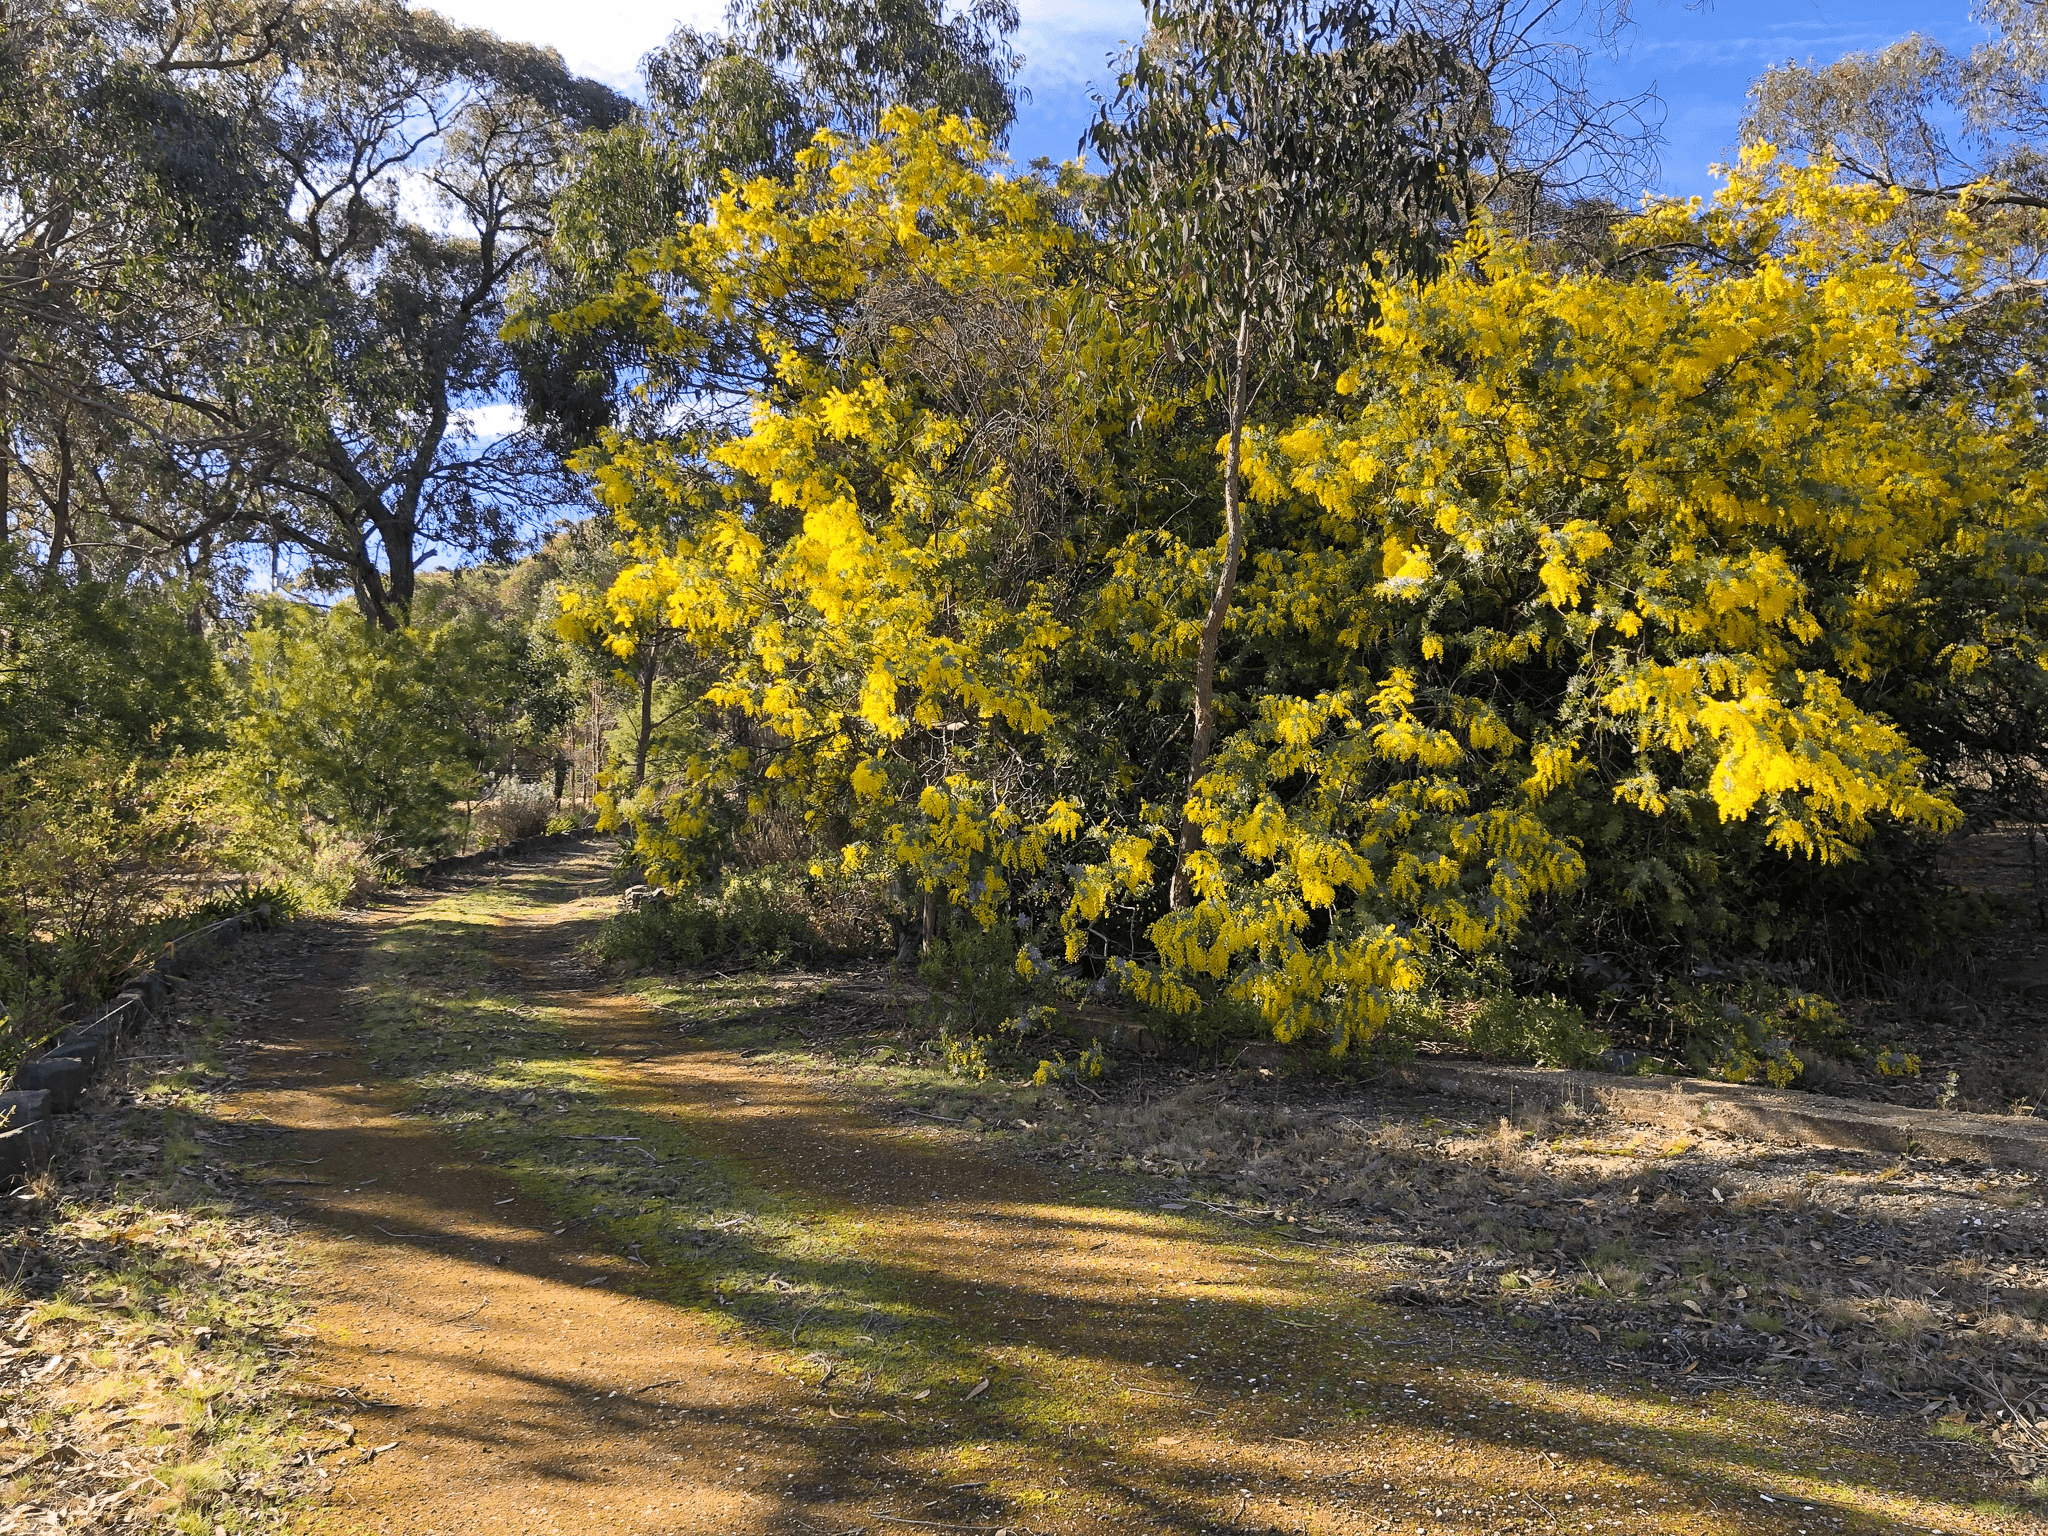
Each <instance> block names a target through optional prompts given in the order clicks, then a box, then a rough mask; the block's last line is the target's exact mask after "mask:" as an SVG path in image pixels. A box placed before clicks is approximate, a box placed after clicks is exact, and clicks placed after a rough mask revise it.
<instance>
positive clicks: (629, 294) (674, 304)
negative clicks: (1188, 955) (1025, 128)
mask: <svg viewBox="0 0 2048 1536" xmlns="http://www.w3.org/2000/svg"><path fill="white" fill-rule="evenodd" d="M989 159H990V148H989V144H988V141H987V137H986V134H985V133H984V132H983V131H982V130H981V129H979V128H977V127H975V126H973V125H971V124H968V123H965V122H962V121H960V120H958V119H941V118H939V117H937V116H936V115H932V114H925V115H920V114H918V113H915V112H910V111H908V110H899V111H896V112H892V113H891V114H889V115H888V117H887V118H886V119H885V121H884V128H883V132H882V134H881V135H880V136H879V137H878V138H877V139H876V140H875V141H874V142H873V143H871V144H864V145H860V144H848V143H845V142H842V141H840V140H838V139H835V138H834V137H833V136H831V135H829V134H821V135H820V136H819V138H818V140H817V142H816V143H815V144H814V145H813V146H812V147H811V148H810V149H809V150H807V151H805V152H804V153H803V154H802V155H800V156H799V157H798V171H797V175H796V176H795V178H794V179H793V180H791V181H790V182H787V183H781V182H775V181H769V180H759V181H754V182H750V183H748V184H746V185H744V186H735V187H733V188H731V189H730V190H729V191H728V192H727V193H726V195H725V196H724V197H722V198H721V199H719V201H718V203H717V205H716V208H715V210H714V213H713V216H712V217H711V219H709V220H708V221H707V222H705V223H703V224H699V225H696V226H694V227H692V228H690V229H687V230H685V231H682V232H681V233H679V234H678V235H677V236H676V237H675V238H674V239H673V240H671V241H669V242H667V243H666V244H665V245H663V246H662V247H660V248H658V249H657V250H655V251H653V252H651V253H648V254H647V255H646V256H645V257H644V258H643V259H642V260H641V261H640V263H639V270H638V273H637V275H636V279H635V280H634V282H632V283H629V284H622V285H621V288H620V290H619V291H617V292H615V293H614V294H613V295H611V296H610V297H609V298H608V299H607V300H605V301H603V303H604V311H605V317H606V318H611V317H614V316H616V315H617V314H619V313H622V312H626V313H633V312H637V313H640V314H641V315H643V316H644V317H645V318H646V322H647V332H648V334H649V336H650V338H652V339H653V340H654V342H655V343H657V344H658V345H661V346H665V347H673V348H675V349H677V350H679V351H687V350H688V349H690V348H692V347H695V346H698V345H699V344H700V340H701V338H702V337H703V336H704V335H706V334H709V333H710V332H712V331H714V330H718V329H721V328H722V329H725V330H728V331H729V330H734V329H743V330H745V331H747V332H749V333H751V335H752V336H753V337H754V338H755V340H756V343H757V345H758V346H759V347H760V349H761V352H762V354H763V357H764V359H765V360H766V362H767V364H768V365H769V367H770V368H771V370H772V375H773V380H774V382H773V384H772V385H771V386H770V387H768V388H766V389H764V390H763V391H761V392H760V394H759V395H758V397H757V398H756V399H755V400H754V402H753V404H752V408H751V415H750V419H749V421H748V423H747V425H746V428H745V429H744V430H742V431H739V432H736V433H733V434H732V435H730V436H728V437H725V438H723V439H722V440H707V439H706V438H705V437H704V436H702V435H696V436H693V437H690V438H686V439H683V440H680V441H673V440H655V441H649V440H627V439H620V438H612V439H608V440H607V441H605V442H604V443H603V444H602V445H601V446H600V447H598V448H597V449H595V450H593V451H591V452H589V453H586V454H585V455H584V456H583V458H582V460H581V465H582V467H583V468H584V469H585V470H586V471H587V472H589V473H590V474H591V475H592V476H593V477H594V479H595V482H596V484H597V487H598V489H599V492H600V494H601V495H602V496H603V498H604V499H605V501H606V502H607V504H608V506H609V507H610V508H611V510H612V512H613V515H614V516H615V517H616V518H617V519H618V520H619V521H620V522H621V524H622V525H623V526H624V527H625V528H626V530H627V532H628V537H629V541H630V547H631V554H632V555H633V557H634V558H633V559H632V560H631V562H630V563H629V564H628V566H627V567H626V569H625V570H624V572H623V573H622V574H621V575H620V576H619V578H618V580H617V581H616V582H615V583H614V584H613V585H612V587H611V588H610V590H609V591H607V592H605V593H603V594H597V593H582V592H572V593H570V594H568V596H567V597H566V599H565V609H564V616H563V622H564V625H565V626H566V628H567V629H568V630H569V631H570V632H571V633H572V634H575V635H577V636H579V637H582V638H585V639H596V640H598V641H599V642H601V643H603V644H605V645H607V646H608V647H609V648H610V649H611V650H612V651H613V653H614V654H615V655H617V656H618V657H619V658H620V660H621V662H622V663H627V664H630V663H631V662H632V661H633V660H634V659H635V658H636V657H638V656H639V655H641V654H642V653H643V652H644V649H645V647H646V646H647V645H648V644H649V643H650V637H652V636H653V635H654V634H656V633H665V634H673V635H675V636H676V637H678V638H679V639H680V640H681V641H682V642H683V643H685V644H686V645H687V646H688V647H690V648H691V650H692V651H693V653H694V654H695V656H696V657H697V658H698V659H699V663H700V666H701V667H702V668H703V669H704V681H703V684H702V687H701V695H700V700H699V702H700V703H701V705H702V709H703V711H704V712H707V713H709V714H722V715H723V716H724V717H725V720H726V722H727V728H726V729H725V730H723V732H722V733H710V734H718V735H719V737H720V743H719V744H718V745H717V746H713V745H711V744H710V743H709V734H706V735H705V736H704V740H703V742H702V744H700V745H699V746H698V747H697V749H696V750H692V751H689V752H686V753H681V754H674V755H673V756H674V760H672V761H670V762H668V763H667V764H665V765H663V771H662V772H661V773H659V774H657V775H654V776H652V777H650V778H649V779H648V781H647V783H646V784H645V785H644V786H641V787H639V788H638V790H637V792H636V793H634V794H632V795H623V794H617V793H615V794H614V795H613V796H612V797H611V799H610V800H609V802H608V804H609V814H610V815H611V816H612V817H613V818H614V819H615V820H622V821H630V822H631V824H632V825H633V827H634V829H635V831H636V835H637V839H638V853H639V856H640V857H641V858H642V859H643V860H644V861H645V862H646V864H647V867H648V868H649V870H650V871H651V872H652V873H653V874H654V875H655V877H656V878H658V879H666V880H674V879H680V878H686V877H687V876H689V875H690V874H691V873H692V872H693V871H695V870H697V869H699V868H701V865H702V858H703V855H704V852H705V850H706V848H707V846H708V835H709V834H711V833H712V832H713V831H714V830H715V828H716V825H717V822H718V819H719V814H720V812H719V807H720V806H721V805H722V806H724V807H725V809H726V813H727V815H728V817H730V816H732V815H739V816H744V815H747V814H754V813H758V812H761V811H763V810H765V809H767V808H768V807H769V805H770V804H773V805H775V806H777V807H779V808H781V809H782V810H783V811H785V812H790V811H794V812H796V813H798V814H800V815H801V816H802V818H803V819H804V821H805V823H806V824H807V826H808V827H809V828H810V830H811V832H812V834H813V839H814V843H815V844H816V846H817V847H818V848H819V849H820V850H821V851H825V852H829V853H830V855H831V856H832V858H833V859H834V860H836V862H838V863H839V864H840V865H841V866H843V867H844V868H846V869H849V870H854V869H868V870H870V871H876V872H883V873H890V874H897V875H900V876H901V878H902V881H903V883H904V885H905V886H906V887H914V888H915V889H909V890H906V892H905V896H906V899H907V900H908V901H909V902H910V904H911V905H913V906H921V907H922V909H923V912H922V917H923V926H924V928H925V930H926V932H927V934H929V932H930V931H931V930H932V929H933V928H934V927H935V925H936V924H937V922H938V921H939V918H940V915H941V912H942V910H943V909H944V907H946V906H947V905H950V906H957V907H961V908H965V909H966V910H968V911H970V912H971V913H973V914H974V916H975V917H976V918H977V919H978V920H980V921H981V922H983V923H989V922H993V921H994V920H995V917H996V915H997V914H998V913H999V912H1001V911H1004V910H1005V909H1006V908H1007V907H1008V905H1009V904H1010V900H1011V897H1012V895H1013V892H1014V888H1015V886H1016V884H1017V883H1018V881H1019V880H1020V879H1027V880H1028V879H1029V878H1031V877H1033V876H1036V875H1038V874H1040V873H1042V872H1043V870H1044V869H1045V867H1046V862H1047V851H1048V848H1049V846H1050V845H1051V843H1052V842H1054V841H1055V840H1057V839H1060V838H1062V837H1067V836H1071V835H1072V833H1073V832H1074V830H1075V829H1076V828H1077V827H1078V825H1079V820H1078V813H1077V811H1076V810H1075V808H1074V807H1073V806H1071V805H1070V804H1068V803H1067V802H1066V801H1065V800H1063V799H1062V797H1061V795H1060V794H1059V793H1058V791H1057V789H1056V788H1055V787H1053V786H1050V785H1049V784H1048V782H1047V781H1046V780H1045V778H1044V777H1043V776H1042V775H1041V774H1039V773H1037V772H1035V771H1034V769H1035V768H1036V767H1038V766H1039V765H1040V762H1041V761H1042V759H1041V757H1040V754H1039V752H1038V749H1037V748H1036V747H1034V745H1033V739H1034V738H1036V737H1039V736H1042V735H1043V734H1044V733H1046V732H1047V731H1048V729H1049V728H1050V727H1051V726H1052V724H1053V719H1052V715H1051V713H1050V710H1049V707H1048V702H1047V691H1046V683H1047V679H1046V673H1047V668H1048V666H1049V664H1050V662H1051V659H1052V658H1053V656H1054V655H1055V653H1056V652H1057V650H1058V648H1059V647H1060V645H1061V644H1062V643H1063V642H1064V641H1065V640H1066V639H1067V637H1068V635H1069V625H1068V624H1067V622H1065V621H1064V620H1063V619H1062V617H1061V616H1060V610H1061V609H1063V608H1067V607H1070V606H1071V604H1070V602H1068V601H1067V600H1066V595H1065V594H1062V593H1057V592H1055V591H1053V590H1052V585H1053V584H1054V583H1055V582H1056V572H1057V568H1058V567H1059V566H1060V565H1061V564H1063V563H1065V562H1068V561H1070V559H1071V557H1072V554H1073V550H1072V547H1071V540H1072V537H1073V530H1072V529H1071V528H1069V527H1068V526H1067V524H1068V522H1069V521H1070V520H1071V519H1070V517H1069V515H1068V509H1067V508H1066V507H1065V506H1063V505H1062V500H1063V498H1062V495H1061V494H1060V493H1061V492H1062V491H1070V490H1071V489H1072V487H1071V485H1069V484H1067V483H1066V482H1067V481H1071V479H1072V476H1071V474H1068V473H1066V471H1065V470H1064V469H1062V468H1061V466H1069V465H1072V464H1073V463H1075V462H1077V461H1084V460H1086V459H1087V458H1088V457H1089V455H1090V453H1091V452H1092V451H1094V449H1095V448H1097V447H1099V444H1100V442H1101V441H1102V439H1103V438H1104V437H1105V436H1107V435H1113V434H1114V432H1115V431H1116V430H1117V427H1118V425H1119V421H1118V419H1117V418H1118V416H1119V413H1122V414H1125V415H1127V414H1128V410H1127V408H1126V407H1123V406H1120V405H1119V404H1118V403H1117V402H1118V399H1119V397H1120V395H1121V394H1122V393H1123V392H1122V391H1121V390H1120V388H1118V387H1110V388H1107V389H1103V388H1089V387H1085V386H1083V385H1081V384H1078V383H1077V382H1076V380H1075V378H1074V374H1075V373H1076V371H1077V370H1095V371H1099V372H1101V373H1103V374H1105V375H1106V376H1108V377H1109V378H1111V379H1112V380H1113V379H1115V378H1118V377H1120V376H1123V375H1127V374H1131V373H1135V372H1137V371H1139V368H1140V363H1139V361H1138V359H1137V357H1136V348H1135V344H1134V343H1132V342H1131V341H1130V340H1129V339H1128V338H1126V337H1124V336H1122V335H1121V334H1120V333H1119V332H1118V330H1117V327H1116V325H1115V322H1114V319H1113V317H1112V316H1111V315H1110V314H1109V313H1108V312H1107V311H1106V310H1104V309H1103V308H1102V307H1101V306H1099V305H1093V304H1090V303H1089V302H1088V301H1087V300H1086V298H1085V296H1084V295H1082V294H1081V293H1080V292H1079V291H1078V290H1075V289H1072V288H1070V287H1064V286H1062V285H1060V284H1059V283H1057V282H1056V281H1055V278H1054V272H1055V269H1056V267H1057V266H1058V264H1059V263H1060V262H1061V261H1062V259H1063V257H1064V256H1065V255H1066V254H1067V253H1068V250H1069V247H1070V246H1071V244H1072V238H1073V237H1072V236H1071V235H1070V234H1069V233H1068V232H1067V230H1066V228H1065V227H1064V226H1063V224H1062V222H1061V220H1060V218H1059V210H1058V208H1057V206H1056V202H1055V198H1054V197H1053V195H1052V194H1051V192H1050V191H1049V189H1048V188H1047V187H1045V186H1044V185H1042V184H1041V183H1040V182H1038V181H1037V180H1035V179H1033V178H1029V177H1024V178H1010V177H1005V176H1002V175H999V174H993V173H992V172H991V170H990V169H989V166H988V162H989ZM678 294H680V295H682V298H681V299H680V300H678V299H677V298H676V297H675V296H676V295H678ZM589 318H591V317H590V316H589V315H587V314H586V315H583V316H571V317H568V323H570V324H575V323H581V322H582V321H585V320H587V319H589ZM998 417H999V418H1000V419H999V420H998V419H995V418H998ZM1041 461H1050V462H1051V464H1052V465H1053V467H1054V471H1058V473H1054V471H1045V470H1041V469H1040V468H1039V467H1038V466H1039V465H1040V463H1041ZM1049 475H1050V476H1051V478H1053V479H1059V480H1061V482H1062V483H1061V484H1058V485H1053V484H1049V483H1048V477H1049Z"/></svg>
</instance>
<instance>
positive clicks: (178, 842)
mask: <svg viewBox="0 0 2048 1536" xmlns="http://www.w3.org/2000/svg"><path fill="white" fill-rule="evenodd" d="M209 798H210V797H209V795H208V794H207V792H206V782H205V780H204V778H203V776H201V775H199V774H197V773H195V772H194V771H192V769H191V766H190V765H189V764H186V763H184V762H182V761H174V762H172V763H171V764H168V765H162V764H149V763H138V762H135V761H132V760H122V759H120V758H113V757H98V756H59V757H53V758H50V759H46V760H42V761H36V762H30V763H27V764H23V765H20V766H17V767H14V768H12V769H9V770H7V771H5V772H0V1065H5V1064H6V1063H7V1062H8V1061H11V1060H12V1059H14V1058H15V1057H17V1056H19V1055H20V1054H21V1052H22V1051H23V1050H24V1049H26V1048H27V1047H28V1046H30V1045H33V1044H34V1043H36V1041H37V1040H39V1039H40V1038H41V1037H42V1036H44V1035H46V1034H48V1033H49V1032H50V1031H51V1030H53V1029H54V1028H56V1027H57V1025H58V1023H59V1022H60V1020H61V1018H62V1017H63V1016H64V1015H65V1013H66V1011H67V1010H71V1011H75V1010H77V1009H79V1008H82V1007H84V1006H87V1005H90V1004H91V1003H92V1002H94V1001H96V1000H97V999H99V998H100V997H102V996H104V995H105V994H106V993H107V992H109V991H111V990H112V988H113V986H114V984H115V983H116V982H118V981H119V980H120V978H121V977H122V976H123V975H125V974H126V973H127V972H128V970H129V968H130V967H131V966H132V965H133V964H134V963H135V961H136V959H137V957H138V956H139V955H140V954H141V953H143V952H144V951H145V950H146V948H147V943H146V941H147V940H148V939H149V938H150V937H151V936H152V935H153V934H155V933H157V932H159V931H160V930H161V928H162V926H163V924H164V922H165V920H166V919H167V918H168V917H170V916H171V915H172V914H173V913H174V912H175V911H176V910H177V906H178V900H179V897H180V896H181V894H183V893H184V892H185V891H186V890H187V889H189V882H190V881H191V880H192V879H193V877H194V876H196V875H202V874H205V873H206V872H207V871H208V869H209V868H210V865H211V860H210V857H209V855H210V853H211V849H212V846H213V843H214V839H213V838H212V836H210V828H209V827H208V825H207V821H206V813H205V807H206V804H207V801H208V799H209Z"/></svg>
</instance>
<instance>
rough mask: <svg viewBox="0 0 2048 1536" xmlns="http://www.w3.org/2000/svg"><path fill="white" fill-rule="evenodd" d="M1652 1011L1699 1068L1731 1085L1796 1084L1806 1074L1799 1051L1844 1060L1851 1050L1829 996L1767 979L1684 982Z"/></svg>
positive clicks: (1783, 1086) (1839, 1015) (1749, 977)
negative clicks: (1805, 1049)
mask: <svg viewBox="0 0 2048 1536" xmlns="http://www.w3.org/2000/svg"><path fill="white" fill-rule="evenodd" d="M1650 1012H1651V1014H1652V1016H1653V1020H1654V1023H1655V1025H1656V1026H1658V1027H1661V1028H1662V1030H1663V1031H1664V1033H1665V1036H1666V1038H1667V1039H1671V1040H1674V1041H1675V1042H1676V1043H1678V1044H1679V1045H1680V1046H1681V1047H1682V1048H1683V1050H1684V1051H1685V1055H1686V1060H1687V1061H1688V1062H1689V1063H1690V1064H1691V1066H1692V1068H1693V1069H1694V1070H1695V1071H1697V1072H1704V1073H1707V1074H1709V1075H1711V1076H1714V1077H1718V1078H1721V1079H1722V1080H1723V1081H1725V1082H1731V1083H1754V1082H1767V1083H1769V1084H1770V1085H1771V1086H1772V1087H1774V1088H1785V1087H1789V1086H1790V1085H1791V1084H1792V1082H1793V1080H1794V1079H1796V1078H1797V1077H1798V1076H1799V1073H1800V1071H1801V1063H1800V1061H1799V1058H1798V1056H1797V1055H1795V1054H1794V1053H1793V1047H1794V1046H1798V1045H1803V1046H1807V1047H1809V1048H1811V1049H1814V1050H1822V1051H1828V1052H1831V1053H1833V1054H1837V1055H1839V1054H1841V1052H1842V1051H1843V1049H1844V1042H1845V1032H1844V1030H1843V1025H1842V1015H1841V1010H1840V1009H1838V1008H1837V1007H1836V1006H1835V1005H1834V1004H1833V1003H1831V1002H1829V1001H1828V1000H1827V999H1826V998H1824V997H1820V996H1817V995H1816V994H1814V993H1811V992H1806V991H1802V990H1800V989H1799V988H1797V987H1787V986H1782V985H1780V984H1778V983H1776V982H1774V981H1771V980H1770V979H1769V978H1768V977H1765V976H1761V975H1751V976H1746V977H1743V978H1741V979H1740V980H1737V981H1733V982H1722V983H1718V984H1710V983H1679V984H1677V985H1674V986H1672V987H1671V988H1670V989H1669V991H1668V993H1667V994H1666V996H1665V998H1664V999H1663V1000H1662V1002H1661V1003H1660V1004H1656V1005H1652V1007H1651V1009H1650ZM1659 1015H1661V1017H1658V1016H1659Z"/></svg>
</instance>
